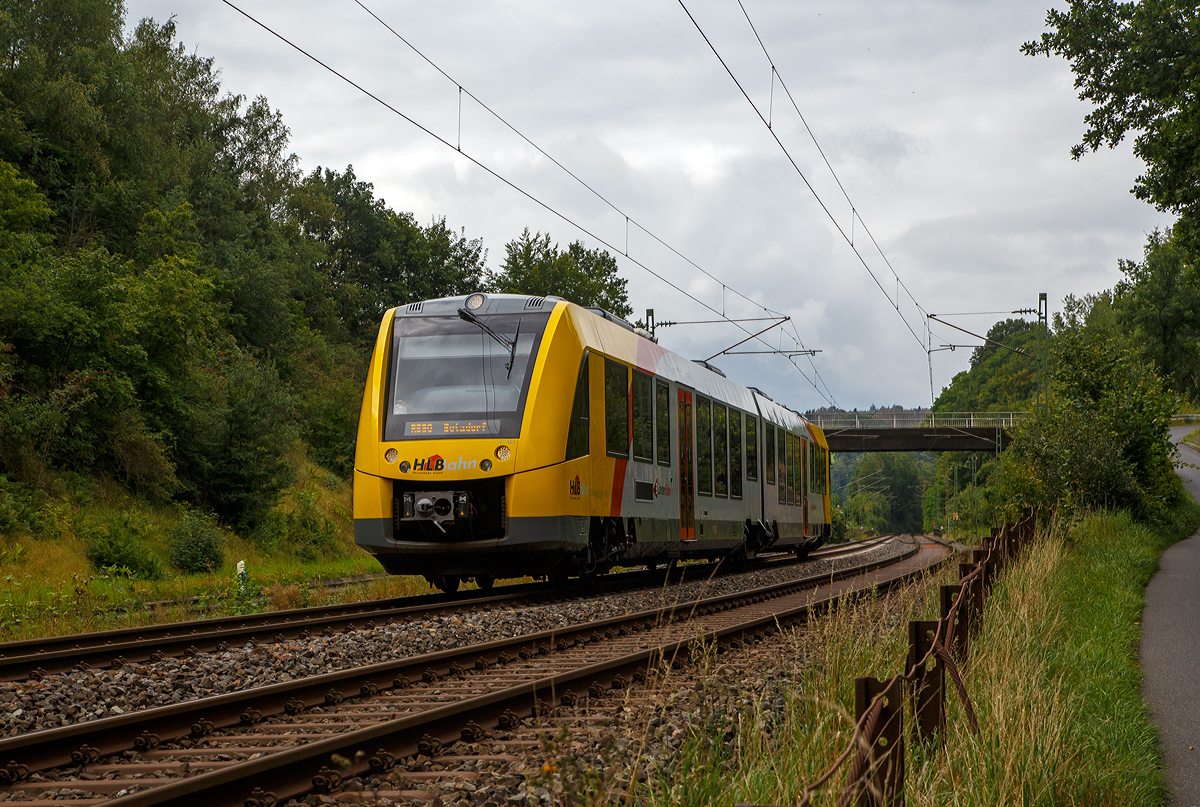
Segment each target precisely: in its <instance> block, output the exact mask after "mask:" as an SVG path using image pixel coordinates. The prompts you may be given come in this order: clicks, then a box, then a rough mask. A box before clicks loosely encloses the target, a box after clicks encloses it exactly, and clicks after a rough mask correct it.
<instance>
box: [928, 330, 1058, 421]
mask: <svg viewBox="0 0 1200 807" xmlns="http://www.w3.org/2000/svg"><path fill="white" fill-rule="evenodd" d="M987 336H988V339H991V340H992V342H988V343H987V344H985V345H983V346H981V347H977V348H975V350H974V351H973V352H972V353H971V366H970V368H969V369H968V370H964V371H963V372H961V373H958V374H957V375H955V376H954V378H953V379H952V380H951V381H950V384H949V385H948V386H947V387H946V388H945V389H943V390H942V392H941V394H940V395H938V399H937V401H936V402H935V403H934V405H933V408H934V409H935V410H937V411H940V412H979V411H988V410H991V411H997V410H1005V411H1008V410H1017V409H1027V408H1028V406H1029V404H1030V402H1031V401H1032V399H1033V396H1034V393H1035V391H1036V389H1037V371H1038V366H1037V360H1036V359H1034V358H1033V357H1032V354H1034V353H1035V350H1036V343H1037V328H1036V326H1035V325H1031V324H1030V323H1028V322H1025V321H1024V320H1018V319H1006V320H1004V321H1002V322H997V323H996V324H995V325H993V326H992V327H991V328H990V329H989V330H988V332H987ZM994 342H999V343H1001V344H1003V345H1006V346H1007V347H1010V348H1015V349H1016V350H1020V351H1022V353H1017V352H1014V351H1013V350H1006V349H1005V348H1002V347H998V346H997V345H995V344H994Z"/></svg>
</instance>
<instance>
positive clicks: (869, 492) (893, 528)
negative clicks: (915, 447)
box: [844, 453, 932, 533]
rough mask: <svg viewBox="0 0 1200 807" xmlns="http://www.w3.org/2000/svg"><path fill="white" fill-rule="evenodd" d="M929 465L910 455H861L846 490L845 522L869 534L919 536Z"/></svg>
mask: <svg viewBox="0 0 1200 807" xmlns="http://www.w3.org/2000/svg"><path fill="white" fill-rule="evenodd" d="M931 471H932V463H931V461H930V460H929V458H928V456H926V455H920V454H911V453H872V454H864V455H863V458H862V460H861V461H860V462H858V464H857V465H856V466H855V468H854V473H853V476H852V477H851V479H850V481H849V483H848V484H847V486H846V493H847V498H846V502H845V505H844V506H845V510H846V517H847V519H848V520H849V521H850V522H852V523H854V524H857V525H858V526H859V527H861V528H863V529H864V530H866V531H868V532H873V533H884V532H895V533H919V532H921V530H922V526H923V522H924V518H923V514H922V510H921V507H922V494H923V492H924V489H925V487H926V485H927V484H928V480H929V477H930V476H931Z"/></svg>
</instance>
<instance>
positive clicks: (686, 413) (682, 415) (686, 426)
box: [679, 389, 696, 541]
mask: <svg viewBox="0 0 1200 807" xmlns="http://www.w3.org/2000/svg"><path fill="white" fill-rule="evenodd" d="M692 434H693V431H692V393H690V392H688V391H687V390H684V389H681V390H679V540H681V541H694V540H696V498H695V496H696V491H695V481H694V479H693V474H694V473H695V471H694V469H695V467H696V463H695V461H694V460H693V459H692V448H693V446H692Z"/></svg>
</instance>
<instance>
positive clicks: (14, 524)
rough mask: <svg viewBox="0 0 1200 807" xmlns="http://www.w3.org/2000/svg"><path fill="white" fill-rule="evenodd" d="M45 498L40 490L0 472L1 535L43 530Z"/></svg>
mask: <svg viewBox="0 0 1200 807" xmlns="http://www.w3.org/2000/svg"><path fill="white" fill-rule="evenodd" d="M45 499H46V497H45V496H44V495H42V494H41V493H40V492H38V491H35V490H31V489H30V488H29V487H27V486H26V485H23V484H21V483H20V482H17V481H15V480H11V479H9V478H8V477H7V476H5V475H4V474H0V535H15V534H16V533H17V532H18V531H21V530H24V531H26V532H29V533H31V534H32V533H37V532H39V531H41V529H42V525H43V519H42V504H43V503H44V501H45Z"/></svg>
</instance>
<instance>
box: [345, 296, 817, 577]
mask: <svg viewBox="0 0 1200 807" xmlns="http://www.w3.org/2000/svg"><path fill="white" fill-rule="evenodd" d="M648 337H649V335H648V334H645V333H644V332H640V331H635V330H634V329H633V328H632V327H631V326H630V325H629V324H628V323H626V322H624V321H623V320H621V319H618V318H616V317H614V316H612V315H610V314H608V313H606V312H604V311H602V310H600V309H585V308H581V307H580V306H577V305H574V304H573V303H568V302H566V301H565V300H561V299H557V298H553V297H550V298H543V297H527V296H523V295H501V294H494V295H485V294H472V295H469V296H466V297H452V298H445V299H440V300H429V301H426V302H421V303H412V304H410V305H406V306H402V307H399V308H395V309H392V310H390V311H388V312H387V313H386V314H385V315H384V317H383V322H382V323H381V324H380V328H379V335H378V338H377V340H376V343H375V351H374V355H373V356H372V359H371V365H370V370H369V373H368V378H367V385H366V391H365V393H364V396H363V404H362V413H361V415H360V419H359V430H358V444H357V450H356V452H355V460H354V537H355V542H356V543H357V544H358V545H359V546H360V547H362V548H363V549H365V550H366V551H368V552H370V553H372V554H373V555H375V557H376V558H378V560H379V562H380V563H381V564H382V565H383V567H384V568H385V569H386V570H387V571H388V572H390V573H392V574H414V575H415V574H419V575H424V576H425V577H426V578H427V579H428V580H429V581H430V582H431V583H433V584H435V585H437V586H438V587H440V588H442V589H444V590H448V591H453V590H454V589H455V588H457V586H458V584H459V583H460V582H461V581H464V580H469V579H474V580H475V581H476V582H477V583H478V584H479V585H480V586H481V587H489V586H491V584H492V583H493V582H494V581H495V580H496V579H497V578H505V577H523V576H532V577H542V576H545V577H549V578H550V579H551V580H555V581H562V580H565V579H566V578H567V577H568V576H570V575H576V574H590V573H598V572H603V571H606V570H607V569H609V568H611V567H612V566H614V565H642V564H646V565H649V564H656V563H664V562H669V561H672V560H677V559H681V558H714V559H715V558H719V557H728V556H733V557H735V558H749V557H753V556H754V555H756V554H757V553H759V552H762V551H765V550H768V549H769V550H771V551H780V550H787V551H793V552H796V553H797V554H801V555H802V554H804V553H806V552H807V551H809V550H810V549H813V548H815V547H816V546H819V545H820V544H821V542H822V541H823V540H824V539H825V538H826V537H827V536H828V535H829V522H830V502H829V452H828V446H827V444H826V442H825V437H824V435H823V434H822V433H821V431H820V430H819V429H817V428H816V427H814V426H812V425H811V424H809V423H808V422H807V421H805V420H804V418H803V417H801V416H800V415H799V414H798V413H796V412H794V411H792V410H790V409H787V408H786V407H783V406H780V405H779V404H776V403H775V402H774V401H772V400H771V399H770V398H769V397H767V396H766V395H765V394H763V393H762V392H760V391H759V390H757V389H754V388H746V387H742V386H740V385H738V384H735V383H733V382H732V381H729V380H728V379H727V378H725V377H724V375H723V374H722V373H721V372H720V370H717V369H716V368H715V367H711V366H710V365H707V364H704V363H702V362H693V361H689V360H687V359H685V358H683V357H681V356H679V355H677V354H675V353H672V352H671V351H668V350H665V349H664V348H662V347H660V346H659V345H657V344H656V343H655V342H654V341H652V340H651V339H650V338H648Z"/></svg>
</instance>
